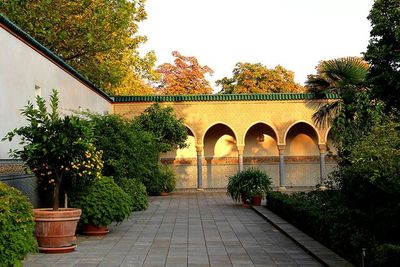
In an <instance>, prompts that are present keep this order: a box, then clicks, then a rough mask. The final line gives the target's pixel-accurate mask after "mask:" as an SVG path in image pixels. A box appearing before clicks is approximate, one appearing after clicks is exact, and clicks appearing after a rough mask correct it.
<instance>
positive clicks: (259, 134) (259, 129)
mask: <svg viewBox="0 0 400 267" xmlns="http://www.w3.org/2000/svg"><path fill="white" fill-rule="evenodd" d="M243 143H244V144H245V146H244V152H243V154H244V155H245V156H250V157H254V156H278V155H279V150H278V145H277V144H278V135H277V133H276V130H275V129H274V128H273V127H271V126H270V125H268V124H267V123H265V122H256V123H253V124H252V125H251V126H250V127H249V128H248V129H247V130H246V132H245V135H244V142H243Z"/></svg>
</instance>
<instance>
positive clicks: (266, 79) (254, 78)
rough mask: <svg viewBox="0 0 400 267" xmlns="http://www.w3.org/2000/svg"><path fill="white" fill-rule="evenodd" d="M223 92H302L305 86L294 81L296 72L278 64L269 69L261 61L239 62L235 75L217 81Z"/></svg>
mask: <svg viewBox="0 0 400 267" xmlns="http://www.w3.org/2000/svg"><path fill="white" fill-rule="evenodd" d="M216 84H217V85H221V86H222V91H221V93H223V94H263V93H283V92H302V91H304V88H303V87H302V86H301V85H299V84H297V83H296V82H294V73H293V72H292V71H289V70H287V69H285V68H284V67H282V66H280V65H278V66H276V67H275V68H274V69H268V68H267V67H266V66H264V65H262V64H261V63H256V64H252V63H240V62H239V63H237V64H236V67H235V68H234V69H233V77H232V78H227V77H224V78H222V79H221V80H217V81H216Z"/></svg>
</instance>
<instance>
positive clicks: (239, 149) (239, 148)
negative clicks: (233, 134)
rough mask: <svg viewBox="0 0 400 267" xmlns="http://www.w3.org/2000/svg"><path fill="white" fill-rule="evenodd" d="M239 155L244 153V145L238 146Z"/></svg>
mask: <svg viewBox="0 0 400 267" xmlns="http://www.w3.org/2000/svg"><path fill="white" fill-rule="evenodd" d="M236 147H237V150H238V153H239V154H243V151H244V145H236Z"/></svg>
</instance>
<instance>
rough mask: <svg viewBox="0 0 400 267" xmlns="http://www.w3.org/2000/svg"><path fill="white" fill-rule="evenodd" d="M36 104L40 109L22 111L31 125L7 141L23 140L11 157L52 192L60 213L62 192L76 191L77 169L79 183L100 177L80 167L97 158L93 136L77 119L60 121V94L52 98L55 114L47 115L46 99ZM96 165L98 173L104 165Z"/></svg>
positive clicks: (69, 118)
mask: <svg viewBox="0 0 400 267" xmlns="http://www.w3.org/2000/svg"><path fill="white" fill-rule="evenodd" d="M36 102H37V106H38V108H37V109H36V108H34V106H33V104H32V103H29V102H28V105H27V106H26V107H25V109H24V110H23V111H22V115H24V116H25V117H26V119H27V121H28V123H29V124H28V125H27V126H23V127H20V128H17V129H14V130H13V131H11V132H9V133H8V134H7V135H6V137H5V138H4V139H3V140H6V139H8V140H9V141H11V140H12V139H13V138H14V137H15V136H17V135H18V136H20V137H21V143H20V144H21V145H22V148H19V149H15V150H14V151H12V153H11V156H12V157H13V158H17V159H22V160H23V161H24V162H25V164H26V165H27V166H28V167H29V168H30V170H31V171H32V172H33V173H34V174H35V175H36V177H37V178H38V180H39V185H40V187H41V189H42V190H45V189H46V187H47V188H49V189H51V192H52V193H53V194H52V196H53V197H52V203H53V210H58V208H59V206H60V203H59V200H60V191H61V189H63V191H64V193H67V191H68V190H71V189H72V187H71V186H73V185H72V181H73V180H74V178H76V174H77V173H76V169H75V168H77V170H78V179H81V180H84V179H88V180H94V179H95V178H96V177H97V171H95V172H93V173H90V174H86V173H83V172H84V171H85V168H84V167H82V166H76V165H77V164H78V165H80V163H81V162H83V161H84V160H86V159H87V158H88V157H86V154H87V153H93V154H95V150H94V148H93V146H92V143H91V142H92V138H93V132H92V129H91V128H90V127H88V125H87V124H86V123H85V122H83V121H82V120H81V119H80V118H79V117H77V116H65V117H60V115H59V113H58V103H59V99H58V94H57V91H55V90H53V93H52V95H51V96H50V103H49V104H50V108H51V111H49V112H48V111H47V107H46V102H45V100H44V99H43V98H41V97H37V99H36ZM89 158H90V157H89ZM99 160H100V159H99ZM92 164H95V165H96V166H97V165H98V166H99V167H98V168H97V167H96V168H95V169H96V170H97V169H101V167H102V166H101V165H102V162H97V161H95V162H92Z"/></svg>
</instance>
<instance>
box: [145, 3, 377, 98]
mask: <svg viewBox="0 0 400 267" xmlns="http://www.w3.org/2000/svg"><path fill="white" fill-rule="evenodd" d="M372 4H373V0H241V1H239V0H147V2H146V11H147V13H148V18H147V20H145V21H144V22H142V23H141V24H140V26H139V27H140V29H139V33H140V34H143V35H146V36H147V37H148V41H147V42H146V44H144V45H142V46H141V51H142V52H146V51H149V50H154V51H155V53H156V56H157V59H158V61H157V65H159V64H162V63H165V62H171V63H172V62H173V57H172V56H171V52H172V51H174V50H176V51H179V52H180V53H181V54H183V55H184V56H195V57H196V58H197V59H198V60H199V63H200V64H201V65H208V66H209V67H210V68H211V69H213V70H214V75H213V76H212V77H208V79H209V80H210V82H211V86H213V88H214V91H215V92H216V91H219V88H216V86H215V84H214V81H215V80H217V79H221V78H223V77H225V76H227V77H232V70H233V68H234V66H235V64H236V63H237V62H250V63H261V64H263V65H265V66H267V67H268V68H273V67H275V66H276V65H278V64H280V65H282V66H283V67H285V68H286V69H289V70H292V71H294V72H295V80H296V81H297V82H299V83H301V84H304V81H305V80H306V78H307V75H308V74H312V73H315V66H316V65H317V64H318V62H319V61H320V60H326V59H332V58H337V57H345V56H360V55H361V53H362V52H365V50H366V47H367V45H368V40H369V32H370V30H371V26H370V22H369V21H368V20H367V18H366V17H367V16H368V14H369V11H370V9H371V7H372Z"/></svg>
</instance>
